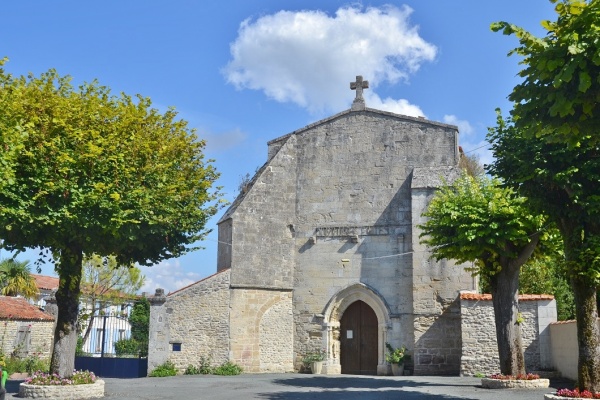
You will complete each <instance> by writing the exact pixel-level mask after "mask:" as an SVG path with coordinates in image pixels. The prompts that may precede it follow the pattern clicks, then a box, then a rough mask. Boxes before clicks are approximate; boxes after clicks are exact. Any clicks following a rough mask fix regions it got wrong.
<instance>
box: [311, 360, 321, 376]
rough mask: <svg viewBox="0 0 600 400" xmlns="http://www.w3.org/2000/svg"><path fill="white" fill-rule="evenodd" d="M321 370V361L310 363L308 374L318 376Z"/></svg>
mask: <svg viewBox="0 0 600 400" xmlns="http://www.w3.org/2000/svg"><path fill="white" fill-rule="evenodd" d="M322 369H323V361H313V362H311V363H310V372H311V373H312V374H320V373H321V370H322Z"/></svg>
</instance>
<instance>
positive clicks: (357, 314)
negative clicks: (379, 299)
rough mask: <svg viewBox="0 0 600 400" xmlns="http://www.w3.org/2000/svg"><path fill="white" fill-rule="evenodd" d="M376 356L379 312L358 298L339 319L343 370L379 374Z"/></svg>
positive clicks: (344, 371)
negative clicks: (376, 312)
mask: <svg viewBox="0 0 600 400" xmlns="http://www.w3.org/2000/svg"><path fill="white" fill-rule="evenodd" d="M377 356H378V322H377V315H376V314H375V311H373V309H372V308H371V307H370V306H369V305H368V304H367V303H365V302H364V301H361V300H358V301H355V302H354V303H352V304H350V306H348V308H346V310H345V311H344V313H343V314H342V318H341V320H340V364H341V367H342V374H355V375H377V363H378V357H377Z"/></svg>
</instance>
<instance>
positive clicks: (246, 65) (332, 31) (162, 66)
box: [0, 0, 555, 292]
mask: <svg viewBox="0 0 600 400" xmlns="http://www.w3.org/2000/svg"><path fill="white" fill-rule="evenodd" d="M2 14H3V22H2V24H0V38H1V40H0V57H8V58H9V59H10V61H9V62H8V64H7V65H6V67H5V68H6V70H7V71H8V72H10V73H12V74H15V75H23V74H27V73H29V72H32V73H34V74H36V75H39V74H40V73H41V72H44V71H46V70H48V69H50V68H54V69H56V70H57V71H58V72H59V73H60V74H61V75H71V76H72V77H73V80H74V82H75V83H81V82H85V81H91V80H93V79H97V80H98V81H99V82H100V83H101V84H102V85H105V86H108V87H110V88H111V89H112V91H113V93H114V94H118V93H120V92H125V93H127V94H130V95H134V94H138V93H139V94H141V95H143V96H146V97H150V98H151V99H152V101H153V104H154V106H155V107H156V108H159V109H163V110H164V109H166V107H168V106H174V107H175V108H176V109H177V110H178V111H179V115H180V116H181V118H183V119H186V120H188V121H189V122H190V126H192V127H195V128H197V129H198V134H199V136H200V137H202V138H204V139H206V141H207V148H206V151H205V153H206V155H207V157H209V158H212V159H215V162H214V165H215V166H216V168H217V170H218V171H219V172H220V173H221V178H220V180H219V182H218V185H220V186H223V191H224V193H225V197H226V199H228V200H229V201H232V200H233V199H234V198H235V195H236V194H237V193H236V192H237V187H238V185H239V182H240V180H241V177H242V176H244V175H245V174H246V173H250V174H251V175H252V174H253V173H254V171H255V170H256V168H257V167H259V166H261V165H262V164H263V163H264V162H265V161H266V157H267V144H266V143H267V141H269V140H271V139H274V138H276V137H279V136H282V135H285V134H287V133H289V132H292V131H294V130H296V129H299V128H302V127H304V126H306V125H308V124H310V123H312V122H315V121H317V120H319V119H321V118H325V117H327V116H330V115H332V114H334V113H337V112H340V111H343V110H345V109H348V108H349V107H350V104H351V102H352V99H353V97H354V92H353V91H351V90H350V89H349V82H351V81H354V78H355V76H356V75H363V76H364V79H366V80H369V82H370V88H369V89H367V90H365V93H364V95H365V100H366V103H367V107H372V108H378V109H384V110H387V111H392V112H397V113H401V114H407V115H424V116H425V117H427V118H428V119H431V120H434V121H440V122H447V123H452V124H456V125H458V126H459V129H460V144H461V145H462V147H463V149H464V150H465V151H471V150H473V153H476V154H479V155H480V157H481V160H482V161H484V162H487V161H489V160H490V155H489V152H488V151H487V150H486V148H485V142H484V138H485V134H486V131H487V127H488V126H492V125H494V122H495V112H494V109H495V108H496V107H501V108H502V109H504V110H506V111H508V109H509V108H510V104H509V103H508V102H507V100H506V96H507V95H508V94H509V93H510V91H511V89H512V87H513V86H514V85H515V84H516V83H518V82H519V80H518V77H517V76H516V74H517V72H518V71H519V65H518V61H519V59H518V58H516V57H510V58H508V57H507V56H506V55H507V53H508V51H509V50H510V49H512V48H514V47H515V46H516V45H517V40H516V38H515V37H506V36H503V35H501V34H500V33H493V32H491V31H490V29H489V25H490V23H491V22H494V21H499V20H505V21H509V22H512V23H515V24H517V25H520V26H523V27H525V28H526V29H528V30H530V31H531V32H533V33H535V34H537V35H543V34H544V32H543V30H542V28H541V26H540V21H542V20H544V19H551V20H554V19H555V13H554V11H553V5H552V4H551V3H550V2H549V1H548V0H527V1H522V0H487V1H481V0H477V1H476V0H460V1H459V0H455V1H448V0H408V1H403V2H397V1H392V2H390V1H388V2H382V1H370V2H362V3H361V2H346V1H333V0H332V1H324V0H320V1H316V0H314V1H313V0H307V1H299V0H288V1H275V0H268V1H267V0H265V1H248V0H222V1H219V2H217V1H199V0H198V1H192V0H188V1H183V0H170V1H168V2H167V1H157V0H143V1H142V0H128V1H117V0H105V1H81V0H77V1H71V0H69V1H61V0H57V1H33V0H9V1H7V2H4V3H3V7H2ZM482 146H483V147H482ZM223 212H224V210H222V211H221V212H220V213H219V214H218V215H217V216H215V217H214V218H213V219H212V220H211V222H210V226H209V227H212V228H214V231H213V233H212V234H210V235H209V237H208V240H207V241H205V242H204V243H202V245H203V246H204V247H205V250H201V251H197V252H194V253H190V254H188V255H185V256H183V257H180V258H178V259H172V260H167V261H164V262H162V263H160V264H159V265H155V266H153V267H151V268H146V267H144V268H143V272H144V274H145V275H146V277H147V282H146V286H145V287H144V288H143V290H145V291H154V289H155V288H156V287H163V288H165V289H166V291H167V292H168V291H173V290H176V289H178V288H180V287H183V286H185V285H188V284H190V283H192V282H194V281H197V280H199V279H202V278H203V277H206V276H208V275H211V274H213V273H214V272H216V255H217V243H216V238H217V234H216V225H215V224H216V221H217V220H218V218H219V216H220V215H221V214H222V213H223ZM36 254H37V252H33V251H31V252H27V253H26V254H24V255H20V256H19V259H29V260H30V261H34V260H35V258H36ZM6 256H8V254H7V253H6V252H4V253H3V254H0V257H6ZM42 273H44V274H47V275H54V274H55V273H54V271H53V267H52V266H51V265H46V266H45V267H44V268H43V271H42Z"/></svg>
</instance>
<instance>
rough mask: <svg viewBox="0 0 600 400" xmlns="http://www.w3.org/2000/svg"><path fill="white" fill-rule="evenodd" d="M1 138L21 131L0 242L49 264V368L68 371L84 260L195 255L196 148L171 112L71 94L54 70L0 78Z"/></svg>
mask: <svg viewBox="0 0 600 400" xmlns="http://www.w3.org/2000/svg"><path fill="white" fill-rule="evenodd" d="M0 84H1V85H2V86H1V87H0V93H3V95H2V96H0V101H1V102H2V103H0V109H1V110H2V113H5V112H6V113H9V114H10V115H4V116H3V117H2V119H3V121H8V126H5V128H6V130H3V131H1V132H0V135H1V138H2V139H1V140H2V141H4V140H6V138H7V135H11V134H13V133H14V132H24V134H25V135H26V136H25V139H24V142H23V149H22V150H21V151H20V152H19V153H18V155H17V157H16V159H15V160H14V165H15V168H14V171H15V174H14V175H15V176H14V179H13V181H12V182H8V183H5V184H4V187H3V188H2V191H0V238H1V239H3V246H4V247H5V248H7V249H9V250H25V249H27V248H35V247H40V248H42V249H46V250H48V251H50V252H51V253H52V255H53V257H55V259H56V260H57V262H56V264H55V268H56V271H57V273H58V275H59V289H58V291H57V293H56V301H57V305H58V317H57V324H56V331H55V335H54V351H53V354H52V360H51V370H52V372H54V373H58V374H59V375H61V376H67V377H68V376H70V375H71V374H72V372H73V366H74V360H75V357H74V354H75V347H76V342H77V330H76V324H77V317H78V306H79V300H80V293H81V279H82V263H83V259H84V257H83V255H84V254H98V255H101V256H108V255H114V256H115V258H116V261H117V263H118V265H130V264H132V263H139V264H140V265H153V264H155V263H158V262H160V261H161V260H164V259H168V258H172V257H179V256H181V255H183V254H185V253H187V252H189V251H191V250H195V249H197V248H198V247H195V246H193V245H192V244H193V243H194V242H197V241H199V240H201V239H203V238H204V237H205V235H206V234H207V233H208V231H207V230H206V229H205V225H206V222H207V220H208V219H209V218H210V217H211V216H213V215H214V214H215V213H216V212H217V210H218V208H219V202H218V201H217V200H218V198H219V197H220V195H219V193H218V190H214V189H212V188H211V187H212V185H213V183H214V182H215V180H216V179H217V177H218V174H217V172H216V171H215V169H214V168H213V166H212V165H211V161H205V160H204V156H203V154H202V150H203V148H204V146H205V142H204V141H203V140H199V139H198V137H197V136H196V135H195V133H194V131H193V130H190V129H189V128H188V126H187V122H186V121H184V120H180V119H177V118H176V117H177V113H176V112H175V111H174V110H173V109H169V110H168V111H166V112H164V113H161V112H159V111H158V110H156V109H154V108H152V106H151V105H152V103H151V101H150V99H148V98H144V97H142V96H137V97H135V98H132V97H130V96H127V95H125V94H121V95H120V96H114V95H112V94H111V93H110V90H109V89H108V88H106V87H104V86H100V85H99V84H98V83H97V82H92V83H86V84H83V85H81V86H80V87H79V88H74V87H73V86H72V85H71V83H70V78H69V77H62V76H59V75H58V74H57V73H56V72H55V71H54V70H50V71H48V72H46V73H43V74H42V75H41V76H40V77H35V76H33V75H30V76H29V77H26V78H25V77H21V78H13V77H10V76H8V75H7V74H6V73H5V72H4V71H3V70H0Z"/></svg>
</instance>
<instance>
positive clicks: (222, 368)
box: [213, 361, 243, 375]
mask: <svg viewBox="0 0 600 400" xmlns="http://www.w3.org/2000/svg"><path fill="white" fill-rule="evenodd" d="M242 372H243V369H242V367H240V366H239V365H237V364H234V363H232V362H231V361H227V362H226V363H223V364H221V365H219V366H218V367H216V368H215V369H214V371H213V374H215V375H239V374H241V373H242Z"/></svg>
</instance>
